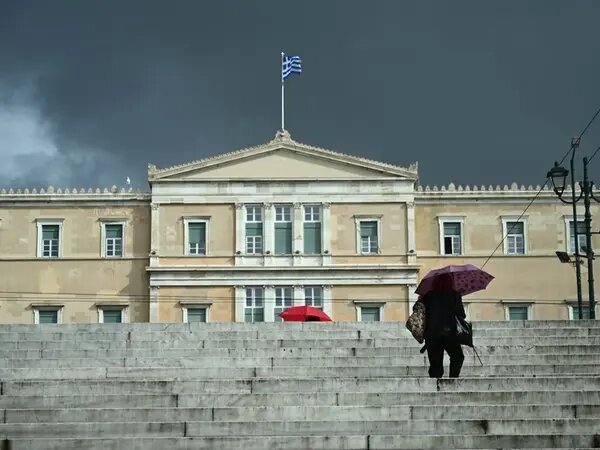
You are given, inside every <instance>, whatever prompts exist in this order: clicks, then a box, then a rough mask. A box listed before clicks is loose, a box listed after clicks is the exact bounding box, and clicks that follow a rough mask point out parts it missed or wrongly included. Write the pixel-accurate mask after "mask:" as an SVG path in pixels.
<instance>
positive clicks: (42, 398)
mask: <svg viewBox="0 0 600 450" xmlns="http://www.w3.org/2000/svg"><path fill="white" fill-rule="evenodd" d="M588 404H591V405H598V404H600V390H598V391H586V392H582V391H569V390H564V391H528V392H493V391H492V392H486V391H482V392H477V391H475V392H468V393H464V392H419V393H411V392H400V393H399V392H388V393H371V394H369V393H333V392H331V393H324V392H313V393H301V394H299V393H294V394H291V393H274V394H206V393H204V394H196V393H182V394H170V393H165V394H116V395H115V394H94V395H93V396H92V395H69V394H68V393H67V394H65V395H54V396H50V395H32V396H30V395H2V396H0V409H4V408H9V409H20V408H24V407H26V408H30V409H32V408H39V409H48V408H144V407H145V408H174V407H182V408H198V407H211V408H212V407H215V408H217V407H275V406H338V405H339V406H398V405H408V406H411V405H412V406H415V407H420V406H422V407H424V408H427V407H428V406H436V405H471V406H473V405H477V406H481V405H483V406H498V405H512V406H515V405H527V406H529V405H550V406H560V407H572V406H578V405H584V406H585V405H588ZM419 405H420V406H419ZM473 411H474V413H475V414H476V413H477V408H475V409H473Z"/></svg>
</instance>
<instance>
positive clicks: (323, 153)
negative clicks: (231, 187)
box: [150, 130, 418, 181]
mask: <svg viewBox="0 0 600 450" xmlns="http://www.w3.org/2000/svg"><path fill="white" fill-rule="evenodd" d="M279 149H286V150H291V151H294V152H297V153H302V154H305V155H307V156H312V157H317V158H322V159H327V160H333V161H338V162H341V163H346V164H350V165H355V166H361V167H364V168H367V169H371V170H374V171H377V172H381V173H382V175H383V176H385V175H386V174H387V175H392V176H394V175H395V176H401V177H403V178H406V179H409V180H414V181H416V180H417V178H418V176H417V171H418V164H416V163H415V164H411V165H410V166H409V167H408V168H405V167H401V166H397V165H394V164H390V163H385V162H381V161H375V160H372V159H368V158H362V157H358V156H354V155H350V154H347V153H340V152H335V151H332V150H328V149H325V148H322V147H315V146H311V145H307V144H303V143H300V142H297V141H294V140H293V139H292V138H291V136H290V135H289V133H288V132H287V131H286V130H283V131H281V130H280V131H277V133H276V134H275V137H274V138H273V139H272V140H270V141H268V142H267V143H265V144H261V145H257V146H251V147H246V148H243V149H240V150H236V151H232V152H228V153H222V154H220V155H215V156H211V157H208V158H204V159H199V160H196V161H191V162H188V163H184V164H179V165H175V166H171V167H166V168H163V169H157V170H155V171H153V172H152V173H151V174H150V178H151V179H153V180H160V179H161V178H165V177H168V176H172V175H178V174H181V173H185V172H188V171H193V170H197V169H201V168H204V167H211V166H216V165H220V164H224V163H227V162H230V161H234V160H237V159H242V158H247V157H251V156H256V155H259V154H262V153H268V152H271V151H276V150H279Z"/></svg>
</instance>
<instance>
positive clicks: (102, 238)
mask: <svg viewBox="0 0 600 450" xmlns="http://www.w3.org/2000/svg"><path fill="white" fill-rule="evenodd" d="M107 225H120V226H121V255H120V256H109V255H108V254H107V247H106V226H107ZM126 225H127V220H126V219H100V227H101V230H100V248H101V250H100V256H101V257H102V258H107V259H120V258H125V257H126V256H125V242H126V241H125V230H126V227H125V226H126Z"/></svg>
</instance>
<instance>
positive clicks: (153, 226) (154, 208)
mask: <svg viewBox="0 0 600 450" xmlns="http://www.w3.org/2000/svg"><path fill="white" fill-rule="evenodd" d="M159 206H160V205H159V204H158V203H152V204H151V205H150V266H151V267H154V266H158V265H159V262H158V254H159V246H160V242H159V238H160V226H159V214H158V212H159Z"/></svg>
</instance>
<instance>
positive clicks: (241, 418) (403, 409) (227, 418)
mask: <svg viewBox="0 0 600 450" xmlns="http://www.w3.org/2000/svg"><path fill="white" fill-rule="evenodd" d="M591 418H595V419H599V418H600V405H592V404H587V405H479V406H478V407H477V408H473V407H472V406H471V405H451V406H448V405H429V406H401V405H398V406H366V405H365V406H362V405H361V406H358V405H356V406H322V405H318V406H317V405H315V406H267V407H228V408H221V407H204V408H202V407H195V408H190V407H186V408H184V407H178V408H149V407H144V408H131V407H123V408H47V409H40V408H29V409H6V410H5V412H4V422H5V423H60V422H116V421H118V422H161V421H163V422H190V421H191V422H200V421H206V422H219V421H224V422H231V421H236V422H244V423H254V422H263V421H328V420H329V421H330V420H336V421H359V420H360V421H386V420H390V419H393V420H408V419H410V420H416V419H419V420H445V421H452V420H478V421H479V420H484V419H485V420H500V419H502V420H508V419H511V420H513V419H591Z"/></svg>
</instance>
